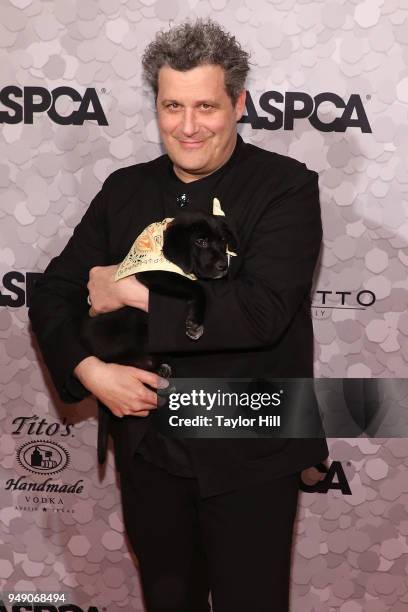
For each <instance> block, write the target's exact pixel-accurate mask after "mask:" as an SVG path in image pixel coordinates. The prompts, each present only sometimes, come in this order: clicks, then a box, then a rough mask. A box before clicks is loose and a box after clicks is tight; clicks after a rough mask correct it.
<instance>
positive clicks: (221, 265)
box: [81, 211, 236, 370]
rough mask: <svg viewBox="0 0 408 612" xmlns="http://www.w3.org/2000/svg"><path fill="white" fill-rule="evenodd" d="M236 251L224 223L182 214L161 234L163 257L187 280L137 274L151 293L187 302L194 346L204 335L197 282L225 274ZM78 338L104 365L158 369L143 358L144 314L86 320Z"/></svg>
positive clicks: (122, 312) (126, 311)
mask: <svg viewBox="0 0 408 612" xmlns="http://www.w3.org/2000/svg"><path fill="white" fill-rule="evenodd" d="M227 248H228V250H229V251H234V250H235V249H236V238H235V236H234V234H233V232H232V231H231V229H230V228H229V227H228V225H227V223H226V221H225V218H224V217H222V216H214V215H210V214H206V213H202V212H193V211H185V212H184V211H183V212H182V213H180V214H179V216H177V217H176V218H175V219H174V220H172V221H171V222H170V224H169V225H168V226H167V228H166V229H165V231H164V233H163V248H162V252H163V255H164V257H165V258H166V259H167V260H168V261H169V262H172V263H173V264H176V266H178V267H179V268H181V270H182V272H183V273H184V274H186V275H189V276H190V277H187V276H183V275H182V274H179V273H176V272H169V271H163V270H151V271H148V272H139V273H137V274H136V277H137V279H138V280H139V281H140V282H142V283H143V284H144V285H146V286H147V287H148V288H149V289H150V290H151V291H154V292H156V293H160V294H165V295H171V296H175V297H180V298H183V299H185V300H186V305H187V306H186V307H187V314H186V334H187V336H188V337H189V338H191V339H192V340H198V339H199V338H200V336H201V335H202V334H203V331H204V326H203V323H204V315H205V292H204V289H203V287H202V286H201V285H200V283H198V282H197V281H196V280H192V278H194V277H195V278H197V279H218V278H222V277H224V276H225V275H226V274H227V272H228V257H229V256H228V253H227ZM81 338H82V341H83V343H84V344H85V346H86V347H87V348H88V350H89V351H91V353H92V354H93V355H95V356H96V357H99V358H100V359H102V360H103V361H107V362H115V363H121V364H128V365H134V366H136V367H140V368H143V369H148V370H155V369H157V368H158V363H157V361H156V362H155V360H154V359H153V357H152V356H149V355H148V354H147V314H146V313H145V312H142V311H140V310H138V309H136V308H131V307H128V306H126V307H124V308H121V309H120V310H116V311H114V312H109V313H104V314H100V315H98V316H97V317H89V316H86V317H85V318H84V320H83V322H82V329H81Z"/></svg>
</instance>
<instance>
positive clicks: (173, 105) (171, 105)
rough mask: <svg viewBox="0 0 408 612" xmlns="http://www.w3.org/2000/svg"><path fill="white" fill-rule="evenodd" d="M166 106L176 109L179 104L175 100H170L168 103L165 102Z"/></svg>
mask: <svg viewBox="0 0 408 612" xmlns="http://www.w3.org/2000/svg"><path fill="white" fill-rule="evenodd" d="M166 108H168V109H169V110H177V109H178V108H179V105H178V104H177V102H170V104H166Z"/></svg>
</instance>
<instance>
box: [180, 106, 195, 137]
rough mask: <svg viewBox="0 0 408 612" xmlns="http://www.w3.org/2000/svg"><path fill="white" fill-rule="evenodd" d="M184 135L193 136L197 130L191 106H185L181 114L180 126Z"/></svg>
mask: <svg viewBox="0 0 408 612" xmlns="http://www.w3.org/2000/svg"><path fill="white" fill-rule="evenodd" d="M181 129H182V130H183V134H184V135H185V136H193V134H195V133H196V132H197V131H198V125H197V121H196V116H195V112H194V109H193V108H186V109H185V110H184V114H183V123H182V126H181Z"/></svg>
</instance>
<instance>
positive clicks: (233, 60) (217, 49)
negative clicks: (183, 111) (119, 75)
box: [142, 19, 249, 105]
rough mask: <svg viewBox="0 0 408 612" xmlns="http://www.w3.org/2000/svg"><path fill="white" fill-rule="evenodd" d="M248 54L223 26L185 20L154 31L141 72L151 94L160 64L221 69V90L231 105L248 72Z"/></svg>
mask: <svg viewBox="0 0 408 612" xmlns="http://www.w3.org/2000/svg"><path fill="white" fill-rule="evenodd" d="M248 59H249V53H247V52H246V51H244V49H242V47H241V45H240V44H239V42H238V41H237V40H236V39H235V36H232V35H231V34H229V33H228V32H226V31H225V30H223V28H222V27H221V26H220V25H219V24H218V23H216V22H215V21H212V20H211V19H208V20H206V21H204V20H202V19H197V20H196V21H194V22H190V21H186V22H184V23H182V24H180V25H177V26H173V27H172V28H170V30H168V31H167V32H158V33H157V34H156V37H155V39H154V40H153V41H152V42H151V43H150V44H149V45H148V46H147V47H146V50H145V52H144V54H143V57H142V66H143V74H144V77H145V79H146V81H147V83H148V84H149V85H150V86H151V88H152V89H153V91H154V93H155V95H156V96H157V92H158V75H159V70H160V68H162V66H170V68H173V69H174V70H181V71H185V70H190V69H191V68H196V67H197V66H202V65H205V64H207V65H208V64H209V65H215V66H221V68H223V69H224V75H225V89H226V91H227V94H228V95H229V97H230V98H231V101H232V103H233V104H234V105H235V103H236V101H237V98H238V95H239V93H240V92H241V91H242V90H243V89H244V87H245V78H246V76H247V74H248V71H249V63H248Z"/></svg>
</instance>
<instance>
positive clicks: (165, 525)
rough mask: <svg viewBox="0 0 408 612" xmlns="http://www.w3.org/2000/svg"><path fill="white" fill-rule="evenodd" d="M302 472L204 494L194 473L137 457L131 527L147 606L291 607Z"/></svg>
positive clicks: (159, 609) (200, 611)
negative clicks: (174, 472) (182, 472)
mask: <svg viewBox="0 0 408 612" xmlns="http://www.w3.org/2000/svg"><path fill="white" fill-rule="evenodd" d="M299 477H300V475H299V473H296V474H291V475H290V476H286V477H283V478H277V479H275V480H273V481H271V482H269V483H267V484H262V485H254V486H250V487H246V488H242V489H240V490H235V491H233V492H228V493H223V494H220V495H215V496H213V497H207V498H201V497H200V494H199V490H198V484H197V481H196V479H195V478H184V477H182V476H175V475H172V474H169V473H168V472H166V471H165V470H163V469H161V468H159V467H156V466H155V465H153V464H152V463H149V462H147V461H144V460H143V458H141V457H140V456H136V457H135V461H134V465H132V469H129V471H128V472H127V473H125V474H124V473H122V474H121V493H122V505H123V515H124V521H125V527H126V531H127V534H128V537H129V539H130V542H131V544H132V547H133V549H134V552H135V554H136V556H137V558H138V560H139V565H140V576H141V583H142V588H143V595H144V599H145V605H146V610H147V612H209V611H210V610H211V608H210V605H209V603H208V599H209V592H210V591H211V600H212V610H213V612H248V611H249V610H250V611H251V612H288V610H289V577H290V560H291V545H292V531H293V522H294V519H295V515H296V509H297V499H298V491H299Z"/></svg>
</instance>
